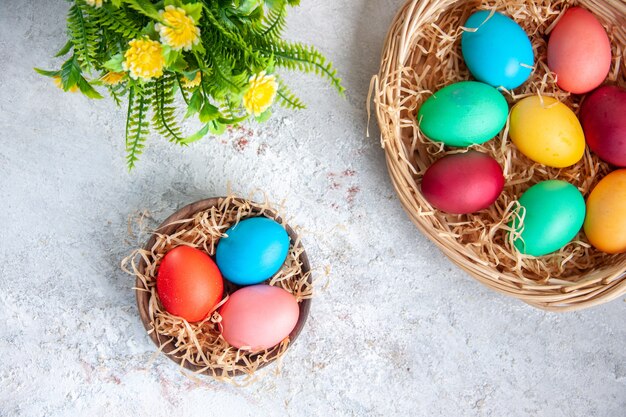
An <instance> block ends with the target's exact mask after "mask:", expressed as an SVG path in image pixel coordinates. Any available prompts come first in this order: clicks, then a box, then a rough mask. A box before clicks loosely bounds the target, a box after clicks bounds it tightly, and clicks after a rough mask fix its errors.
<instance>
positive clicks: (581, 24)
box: [548, 7, 611, 94]
mask: <svg viewBox="0 0 626 417" xmlns="http://www.w3.org/2000/svg"><path fill="white" fill-rule="evenodd" d="M548 67H549V68H550V70H551V71H552V72H554V73H555V74H556V76H557V81H556V82H557V84H558V86H559V87H561V88H562V89H563V90H565V91H569V92H571V93H574V94H583V93H586V92H588V91H591V90H593V89H594V88H596V87H597V86H599V85H600V84H602V82H603V81H604V79H605V78H606V76H607V74H608V73H609V70H610V68H611V43H610V41H609V37H608V36H607V34H606V31H605V30H604V28H603V27H602V25H601V24H600V22H599V21H598V19H596V17H595V16H594V15H593V14H591V13H590V12H589V11H587V10H585V9H582V8H580V7H572V8H570V9H568V10H567V11H566V12H565V13H564V14H563V16H562V17H561V19H560V20H559V21H558V23H557V24H556V26H555V27H554V30H552V33H551V34H550V39H549V40H548Z"/></svg>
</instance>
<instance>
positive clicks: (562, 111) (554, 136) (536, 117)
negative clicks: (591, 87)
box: [509, 96, 585, 168]
mask: <svg viewBox="0 0 626 417" xmlns="http://www.w3.org/2000/svg"><path fill="white" fill-rule="evenodd" d="M509 136H510V137H511V140H512V141H513V143H514V144H515V146H517V148H518V149H519V150H520V152H522V153H523V154H524V155H526V156H527V157H529V158H530V159H532V160H533V161H535V162H539V163H540V164H543V165H547V166H550V167H556V168H563V167H567V166H570V165H573V164H575V163H576V162H578V161H580V159H581V158H582V157H583V154H584V153H585V135H584V133H583V129H582V127H581V125H580V122H579V121H578V118H576V115H575V114H574V112H573V111H572V110H570V108H569V107H567V106H566V105H565V104H563V103H560V102H558V101H557V100H556V99H554V98H552V97H538V96H531V97H526V98H524V99H522V100H520V101H519V102H518V103H517V104H515V106H513V109H511V120H510V125H509Z"/></svg>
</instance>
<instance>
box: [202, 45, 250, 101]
mask: <svg viewBox="0 0 626 417" xmlns="http://www.w3.org/2000/svg"><path fill="white" fill-rule="evenodd" d="M210 59H211V64H212V65H211V68H212V71H211V72H210V74H209V75H208V76H207V77H206V78H207V80H204V78H203V85H204V86H205V88H206V89H207V92H209V93H210V95H211V96H213V97H215V98H216V99H218V100H220V99H222V98H223V97H224V96H225V95H226V94H228V93H232V94H235V95H238V94H241V93H242V91H243V89H244V88H245V86H246V84H247V81H248V76H247V74H246V73H240V74H235V73H233V68H232V67H231V62H232V58H228V57H223V56H221V55H219V54H217V53H214V52H211V54H210Z"/></svg>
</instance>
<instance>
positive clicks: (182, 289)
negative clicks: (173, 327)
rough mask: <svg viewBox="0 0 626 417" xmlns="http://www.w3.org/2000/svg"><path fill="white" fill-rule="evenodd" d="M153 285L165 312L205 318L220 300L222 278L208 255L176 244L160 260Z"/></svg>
mask: <svg viewBox="0 0 626 417" xmlns="http://www.w3.org/2000/svg"><path fill="white" fill-rule="evenodd" d="M156 287H157V294H158V295H159V299H160V300H161V304H163V307H164V308H165V310H167V312H168V313H170V314H173V315H175V316H179V317H182V318H184V319H186V320H187V321H189V322H195V321H200V320H203V319H204V318H206V316H207V315H208V314H209V313H210V312H211V310H212V309H213V308H214V307H215V306H216V305H217V304H218V303H219V302H220V301H221V300H222V293H223V292H224V280H223V279H222V274H221V273H220V270H219V269H218V268H217V265H216V264H215V262H213V260H212V259H211V258H210V257H209V255H207V254H206V253H204V252H202V251H201V250H198V249H194V248H191V247H189V246H178V247H176V248H174V249H172V250H171V251H169V252H167V253H166V254H165V257H164V258H163V260H162V261H161V264H160V265H159V271H158V273H157V282H156Z"/></svg>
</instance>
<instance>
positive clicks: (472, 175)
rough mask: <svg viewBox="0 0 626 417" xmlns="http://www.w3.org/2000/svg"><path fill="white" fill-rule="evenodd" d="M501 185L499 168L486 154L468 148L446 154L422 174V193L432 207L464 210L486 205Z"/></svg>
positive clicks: (452, 210)
mask: <svg viewBox="0 0 626 417" xmlns="http://www.w3.org/2000/svg"><path fill="white" fill-rule="evenodd" d="M503 187H504V176H503V175H502V168H501V167H500V165H499V164H498V162H496V160H495V159H493V158H492V157H490V156H489V155H487V154H484V153H481V152H477V151H468V152H465V153H461V154H453V155H447V156H444V157H443V158H441V159H439V160H438V161H436V162H435V163H434V164H432V165H431V166H430V167H429V168H428V169H427V170H426V172H425V173H424V177H423V178H422V194H423V195H424V197H425V198H426V200H428V202H429V203H430V204H432V205H433V207H435V208H437V209H439V210H441V211H445V212H446V213H453V214H467V213H473V212H475V211H478V210H482V209H484V208H487V207H489V206H490V205H491V204H492V203H493V202H494V201H496V199H497V198H498V196H499V195H500V193H501V192H502V188H503Z"/></svg>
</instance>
